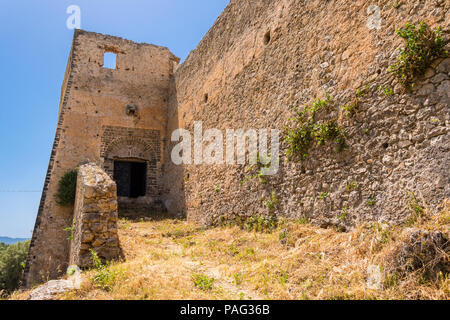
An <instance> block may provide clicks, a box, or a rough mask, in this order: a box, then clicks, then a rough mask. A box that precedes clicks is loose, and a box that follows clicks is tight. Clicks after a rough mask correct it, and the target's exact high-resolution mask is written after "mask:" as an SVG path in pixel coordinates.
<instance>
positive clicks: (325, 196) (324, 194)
mask: <svg viewBox="0 0 450 320" xmlns="http://www.w3.org/2000/svg"><path fill="white" fill-rule="evenodd" d="M329 195H330V194H329V193H328V192H322V193H321V194H319V198H320V200H325V199H326V198H328V196H329Z"/></svg>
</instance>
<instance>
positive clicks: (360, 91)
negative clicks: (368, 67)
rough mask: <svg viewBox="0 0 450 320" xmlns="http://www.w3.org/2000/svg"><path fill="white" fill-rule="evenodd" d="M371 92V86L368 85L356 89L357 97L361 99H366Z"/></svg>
mask: <svg viewBox="0 0 450 320" xmlns="http://www.w3.org/2000/svg"><path fill="white" fill-rule="evenodd" d="M369 90H370V86H369V85H368V84H366V86H365V87H364V88H362V89H356V96H357V97H359V98H362V97H364V96H365V95H366V94H368V93H369Z"/></svg>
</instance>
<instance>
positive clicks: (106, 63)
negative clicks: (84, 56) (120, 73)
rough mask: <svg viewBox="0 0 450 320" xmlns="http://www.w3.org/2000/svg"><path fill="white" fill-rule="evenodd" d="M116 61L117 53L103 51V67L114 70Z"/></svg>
mask: <svg viewBox="0 0 450 320" xmlns="http://www.w3.org/2000/svg"><path fill="white" fill-rule="evenodd" d="M116 62H117V54H115V53H114V52H105V55H104V56H103V68H105V69H112V70H115V69H116Z"/></svg>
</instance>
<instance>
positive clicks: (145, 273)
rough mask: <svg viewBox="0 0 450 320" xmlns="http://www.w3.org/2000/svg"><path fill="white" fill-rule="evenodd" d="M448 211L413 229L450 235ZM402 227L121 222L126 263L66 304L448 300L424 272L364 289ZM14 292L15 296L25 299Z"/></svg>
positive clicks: (89, 278)
mask: <svg viewBox="0 0 450 320" xmlns="http://www.w3.org/2000/svg"><path fill="white" fill-rule="evenodd" d="M449 215H450V213H449V205H448V203H447V204H446V209H445V210H443V211H442V212H441V213H440V214H439V215H436V216H434V217H433V218H431V219H421V221H419V222H417V224H416V225H415V227H420V228H423V229H430V230H441V231H443V232H444V233H445V234H447V235H448V234H449V226H450V221H449ZM402 231H403V230H402V228H400V227H389V228H387V227H386V226H382V225H379V224H368V225H366V226H361V227H359V228H357V229H356V230H354V231H351V232H348V233H342V232H337V231H335V230H332V229H321V228H319V227H316V226H312V225H309V224H302V223H301V222H300V223H295V222H292V221H291V222H287V221H285V222H280V225H279V227H278V229H277V230H276V231H275V232H273V233H271V234H262V233H255V232H247V231H244V230H241V229H239V228H238V227H223V228H213V229H208V230H205V229H203V228H201V227H199V226H198V225H195V224H191V223H187V222H182V221H177V220H163V221H157V222H137V223H136V222H134V223H132V222H128V221H121V222H120V231H119V232H120V240H121V245H122V247H123V250H124V253H125V261H124V262H116V263H113V264H112V265H111V266H109V267H108V268H107V269H108V272H109V274H112V275H113V276H112V277H109V278H108V277H107V286H103V287H101V286H99V283H96V282H95V281H94V280H93V277H94V276H95V275H96V274H98V273H99V271H96V270H91V271H88V272H86V273H85V274H84V279H85V280H84V282H83V285H82V288H81V289H80V290H76V291H72V292H68V293H66V294H65V295H64V296H61V297H60V298H61V299H188V300H189V299H449V298H450V279H449V278H448V275H446V276H444V275H439V276H438V277H436V278H435V279H428V280H425V279H424V278H423V277H422V275H421V272H420V270H419V271H416V272H415V273H411V274H408V275H407V276H405V277H403V278H399V279H392V277H390V276H389V275H387V277H386V278H385V281H384V282H383V289H382V290H371V289H368V288H367V285H366V278H367V274H366V270H367V267H368V266H369V265H371V264H378V265H380V266H381V267H383V265H384V263H386V257H388V256H389V252H391V251H392V250H393V248H395V246H397V245H398V244H399V243H400V242H401V241H402V237H401V234H402ZM26 296H27V293H26V292H25V293H15V294H14V295H13V296H12V298H15V299H20V298H25V297H26Z"/></svg>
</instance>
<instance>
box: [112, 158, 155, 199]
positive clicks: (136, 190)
mask: <svg viewBox="0 0 450 320" xmlns="http://www.w3.org/2000/svg"><path fill="white" fill-rule="evenodd" d="M146 176H147V163H145V162H137V161H114V181H116V183H117V196H118V197H128V198H138V197H142V196H145V194H146V180H147V179H146Z"/></svg>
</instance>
